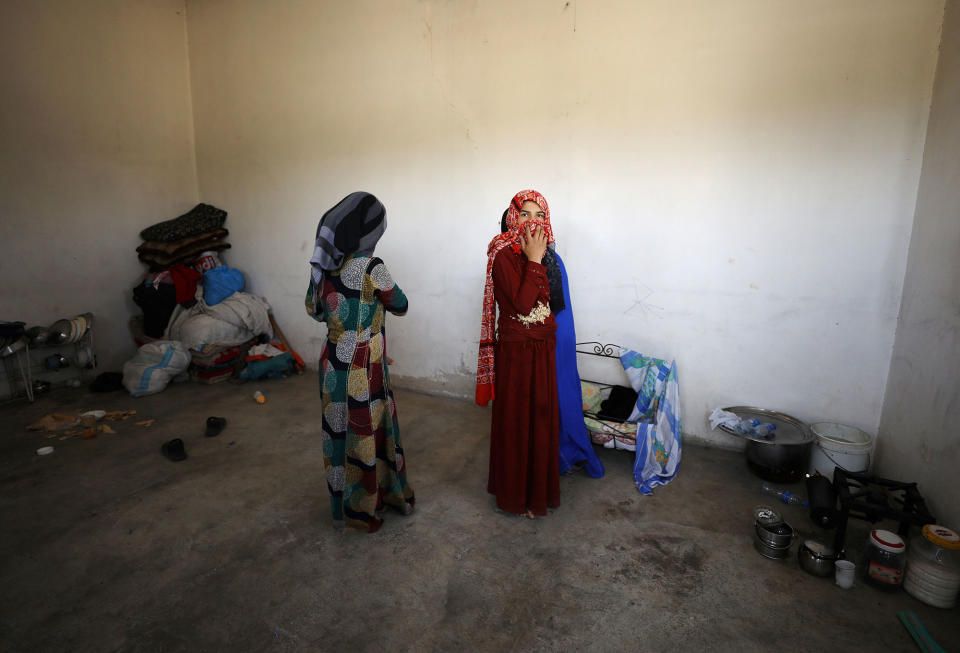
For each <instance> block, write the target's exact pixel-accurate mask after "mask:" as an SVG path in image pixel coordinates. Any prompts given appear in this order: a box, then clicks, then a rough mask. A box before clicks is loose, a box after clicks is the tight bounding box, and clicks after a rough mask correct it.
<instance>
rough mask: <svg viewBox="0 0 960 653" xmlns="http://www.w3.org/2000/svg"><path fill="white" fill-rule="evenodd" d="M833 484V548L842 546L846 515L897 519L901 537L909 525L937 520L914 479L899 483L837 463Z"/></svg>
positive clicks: (905, 534)
mask: <svg viewBox="0 0 960 653" xmlns="http://www.w3.org/2000/svg"><path fill="white" fill-rule="evenodd" d="M833 487H834V489H835V490H836V492H837V499H838V500H839V502H840V511H839V518H838V520H837V532H836V535H835V537H834V541H833V549H834V551H837V552H838V553H842V552H843V551H844V549H845V548H846V538H847V520H848V519H849V518H850V517H855V518H857V519H863V520H865V521H868V522H870V523H871V524H872V523H876V522H878V521H880V520H881V519H884V518H886V519H892V520H894V521H897V522H900V528H899V530H898V531H897V533H898V534H899V535H900V536H901V537H903V538H904V539H906V538H907V536H908V535H909V532H910V526H911V525H913V526H920V527H922V526H924V525H926V524H935V523H936V522H937V520H936V518H934V516H933V515H931V514H930V512H929V511H928V510H927V505H926V503H925V502H924V500H923V496H922V495H921V494H920V491H919V490H917V484H916V483H901V482H900V481H892V480H890V479H887V478H880V477H879V476H871V475H869V474H861V473H856V472H847V471H844V470H843V469H841V468H840V467H837V468H836V469H835V470H834V472H833Z"/></svg>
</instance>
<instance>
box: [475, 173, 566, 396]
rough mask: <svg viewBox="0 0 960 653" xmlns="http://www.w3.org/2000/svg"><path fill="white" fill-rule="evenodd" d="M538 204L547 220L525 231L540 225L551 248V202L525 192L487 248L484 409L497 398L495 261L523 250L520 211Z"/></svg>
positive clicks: (481, 376) (481, 361)
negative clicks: (503, 253)
mask: <svg viewBox="0 0 960 653" xmlns="http://www.w3.org/2000/svg"><path fill="white" fill-rule="evenodd" d="M528 200H529V201H531V202H536V203H537V206H539V207H540V208H541V209H543V220H528V221H526V222H524V227H525V226H526V225H530V227H531V228H532V227H535V226H537V225H539V226H541V227H543V231H544V233H546V235H547V244H548V245H549V244H550V243H552V242H553V229H552V228H551V227H550V207H549V206H548V205H547V199H546V198H545V197H544V196H543V195H541V194H540V193H538V192H537V191H535V190H522V191H520V192H519V193H517V194H516V195H514V196H513V199H512V200H511V201H510V208H509V209H507V218H506V221H507V230H506V231H505V232H503V233H502V234H499V235H497V236H494V238H493V240H491V241H490V244H489V245H488V246H487V282H486V285H484V288H483V312H482V313H481V316H480V354H479V356H478V358H477V390H476V396H475V400H476V402H477V403H478V404H480V405H481V406H486V405H487V403H489V401H490V400H491V399H493V398H494V391H493V382H494V364H495V361H494V356H493V347H494V345H495V344H496V341H497V309H496V299H495V298H494V295H493V261H494V259H496V258H497V254H499V253H500V251H501V250H502V249H503V248H505V247H511V248H513V251H515V252H517V253H519V252H520V251H522V248H521V246H520V233H521V228H520V208H521V207H522V206H523V203H524V202H526V201H528Z"/></svg>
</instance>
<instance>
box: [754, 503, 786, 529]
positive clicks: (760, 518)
mask: <svg viewBox="0 0 960 653" xmlns="http://www.w3.org/2000/svg"><path fill="white" fill-rule="evenodd" d="M753 518H754V519H755V520H756V521H757V523H758V524H760V525H761V526H772V525H773V524H779V523H780V522H782V521H783V517H781V516H780V513H779V512H777V511H776V510H774V509H773V508H771V507H770V506H757V507H756V508H754V509H753Z"/></svg>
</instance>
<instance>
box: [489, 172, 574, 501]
mask: <svg viewBox="0 0 960 653" xmlns="http://www.w3.org/2000/svg"><path fill="white" fill-rule="evenodd" d="M506 226H507V231H505V232H504V233H502V234H500V235H498V236H496V237H495V238H494V239H493V240H492V241H491V242H490V245H489V246H488V248H487V257H488V260H487V282H486V287H485V289H484V298H483V319H482V322H481V334H480V356H479V360H478V363H477V391H476V401H477V403H478V404H480V405H481V406H486V405H487V403H488V402H489V401H490V400H491V399H493V400H494V402H493V417H492V420H491V427H490V474H489V478H488V481H487V491H488V492H490V494H493V495H494V496H495V497H496V501H497V507H498V508H500V509H501V510H503V511H505V512H511V513H515V514H518V515H525V516H526V517H529V518H530V519H533V518H534V517H535V516H536V515H546V514H547V508H555V507H557V506H559V505H560V475H559V469H558V467H559V462H558V446H559V443H558V439H559V438H558V433H559V420H560V418H559V413H558V407H557V373H556V359H555V354H554V348H555V342H556V336H555V334H556V330H557V325H556V321H555V320H554V315H553V313H552V312H551V311H550V287H549V282H548V278H547V269H546V267H544V265H543V264H542V262H541V261H542V260H543V255H544V253H545V252H546V249H547V245H548V244H549V243H552V242H553V231H552V229H551V227H550V208H549V207H548V205H547V200H546V199H545V198H544V197H543V195H541V194H540V193H538V192H537V191H535V190H526V191H521V192H519V193H517V194H516V195H515V196H514V198H513V200H512V201H511V202H510V208H509V209H508V210H507V217H506ZM494 302H496V306H497V307H499V313H500V315H499V321H497V319H496V318H497V316H496V308H495V306H494Z"/></svg>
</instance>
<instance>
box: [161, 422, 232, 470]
mask: <svg viewBox="0 0 960 653" xmlns="http://www.w3.org/2000/svg"><path fill="white" fill-rule="evenodd" d="M226 426H227V420H226V418H225V417H208V418H207V428H206V430H205V431H204V432H203V435H204V436H205V437H208V438H212V437H215V436H217V435H220V432H221V431H223V429H224V428H226ZM160 453H162V454H163V455H164V456H165V457H166V458H167V459H168V460H170V461H172V462H175V463H178V462H180V461H181V460H186V459H187V448H186V447H185V446H184V445H183V440H181V439H180V438H174V439H173V440H170V441H169V442H164V443H163V445H162V446H161V447H160Z"/></svg>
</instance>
